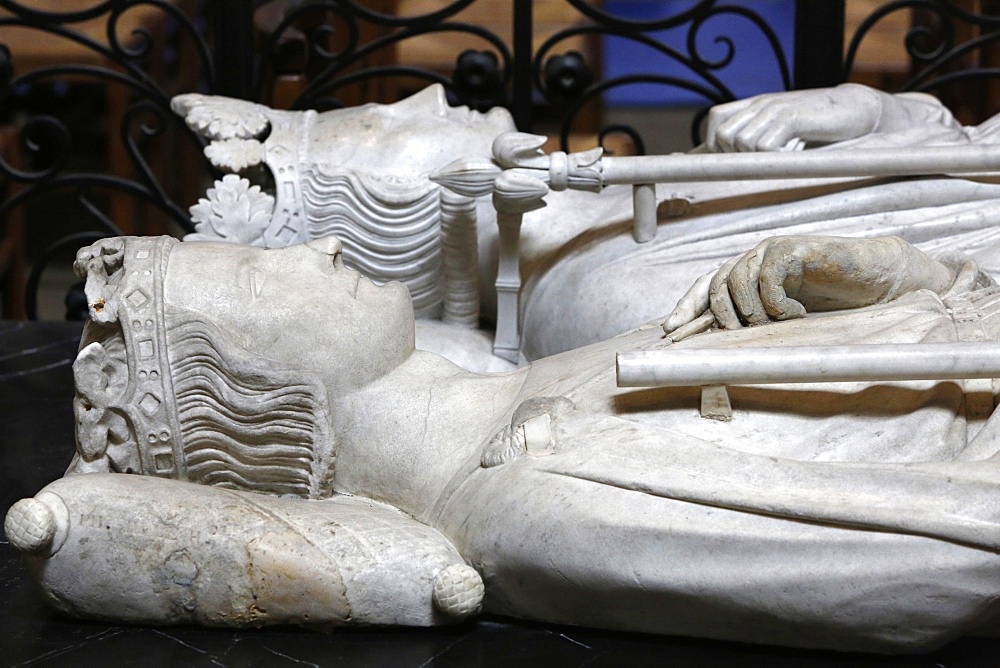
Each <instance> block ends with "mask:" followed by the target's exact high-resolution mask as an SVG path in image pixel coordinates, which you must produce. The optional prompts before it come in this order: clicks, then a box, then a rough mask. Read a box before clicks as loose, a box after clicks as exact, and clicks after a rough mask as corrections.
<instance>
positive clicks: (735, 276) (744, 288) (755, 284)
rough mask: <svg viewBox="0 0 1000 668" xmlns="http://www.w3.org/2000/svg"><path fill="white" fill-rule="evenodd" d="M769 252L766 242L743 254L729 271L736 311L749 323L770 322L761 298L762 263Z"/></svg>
mask: <svg viewBox="0 0 1000 668" xmlns="http://www.w3.org/2000/svg"><path fill="white" fill-rule="evenodd" d="M766 253H767V245H766V242H765V243H764V244H761V245H760V246H758V247H757V248H754V249H753V250H752V251H750V252H749V253H747V254H745V255H743V257H741V258H740V259H739V260H738V261H737V262H736V264H734V265H733V267H732V269H730V271H729V281H728V283H729V296H730V297H731V298H732V301H733V306H734V307H735V308H736V311H737V312H738V313H739V314H740V315H741V316H743V319H744V320H745V321H746V323H747V324H748V325H763V324H765V323H767V322H768V317H767V312H766V311H765V310H764V304H763V302H762V301H761V298H760V265H761V259H762V258H763V257H764V256H765V255H766Z"/></svg>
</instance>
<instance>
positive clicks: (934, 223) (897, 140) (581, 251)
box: [174, 84, 1000, 370]
mask: <svg viewBox="0 0 1000 668" xmlns="http://www.w3.org/2000/svg"><path fill="white" fill-rule="evenodd" d="M174 106H175V109H176V110H177V111H178V113H181V114H183V115H184V116H185V118H186V119H187V121H188V123H189V124H190V125H191V126H192V128H194V129H195V130H196V131H198V132H200V133H202V134H203V135H204V136H205V137H206V138H208V139H209V140H210V141H211V144H210V145H209V147H208V149H207V153H208V155H209V157H210V158H211V159H212V161H213V162H214V163H215V164H216V165H217V166H218V167H220V168H222V169H223V170H225V171H230V172H239V173H243V174H246V175H248V176H249V177H251V178H252V179H253V180H254V181H255V182H258V183H259V184H261V185H263V186H264V187H265V190H269V191H271V192H273V197H274V198H276V202H275V201H273V200H272V201H271V202H269V203H265V204H264V205H261V206H262V208H261V209H260V210H262V211H264V213H262V214H260V215H256V216H252V217H253V219H254V221H255V222H256V223H257V224H258V226H257V227H256V228H255V227H254V226H253V225H249V227H250V228H252V229H250V231H249V233H248V230H247V228H248V225H247V223H246V222H241V223H239V225H235V226H234V225H230V224H227V223H225V222H224V221H223V218H224V216H220V215H218V213H217V212H215V213H213V211H212V204H213V203H212V202H210V201H209V200H212V199H213V198H211V197H210V198H209V200H204V201H203V203H202V205H200V208H199V207H195V211H196V215H195V219H196V220H198V221H199V224H198V230H199V231H198V233H197V234H195V235H194V236H193V238H220V237H221V238H233V239H236V240H242V241H251V242H253V243H256V244H258V245H265V246H277V245H286V244H288V243H295V242H301V241H306V240H308V239H310V238H318V237H322V236H324V235H326V234H336V235H339V236H340V237H341V238H342V239H343V241H344V245H345V251H344V254H345V261H346V262H347V264H348V265H349V266H353V267H356V268H358V269H360V270H361V271H363V272H365V273H366V274H367V275H370V276H371V277H372V278H373V279H375V280H377V281H385V280H391V279H400V280H402V281H403V282H404V283H405V284H406V285H407V287H408V288H410V290H411V293H412V294H413V295H414V300H415V304H416V307H417V314H418V317H420V318H421V319H420V320H418V326H417V340H418V346H419V347H424V348H428V349H431V350H435V351H437V352H441V353H444V354H446V356H450V357H451V358H452V359H455V361H457V362H459V363H460V364H463V365H465V366H467V368H472V369H479V370H489V369H503V368H509V365H505V363H504V362H503V361H501V360H498V359H496V358H493V357H492V356H491V355H490V352H489V341H488V338H487V337H485V335H483V334H482V332H477V331H475V330H470V329H468V327H469V326H475V325H476V324H477V322H476V321H477V320H478V318H477V317H476V315H472V316H471V319H470V317H469V316H468V315H467V316H466V320H465V324H464V327H463V326H458V327H449V326H441V324H440V323H438V322H436V321H435V320H433V319H430V320H427V319H424V318H425V317H429V318H434V317H437V316H439V315H440V313H441V309H442V301H446V300H447V296H443V295H442V290H443V289H444V290H448V289H449V288H442V282H443V281H442V273H443V271H445V270H444V269H443V268H442V265H443V264H447V262H448V260H447V258H445V259H442V256H443V253H445V252H446V250H443V249H442V244H441V242H440V240H439V236H440V234H441V232H440V225H439V223H440V220H441V215H442V206H444V204H443V203H442V202H441V201H440V199H439V190H438V189H437V188H436V186H434V185H433V184H432V183H431V182H429V181H428V180H427V177H428V175H429V174H431V173H433V172H434V171H436V170H439V169H441V168H442V167H445V166H446V165H447V164H448V163H450V162H451V161H453V160H455V159H458V158H477V157H478V158H488V157H490V155H491V154H490V145H491V143H492V141H493V140H494V138H495V137H496V136H497V135H499V134H501V133H503V132H507V131H510V130H512V129H513V123H512V122H511V120H510V117H509V115H507V114H506V112H505V111H503V110H499V109H497V110H493V111H491V112H490V113H489V114H486V115H482V114H478V113H476V112H470V111H468V110H467V109H465V108H451V107H449V106H448V105H447V103H446V100H445V97H444V92H443V89H441V88H440V87H439V86H432V87H430V88H428V89H426V90H425V91H423V92H422V93H419V94H418V95H416V96H414V97H412V98H410V99H408V100H405V101H403V102H401V103H397V104H395V105H387V106H384V105H365V106H363V107H359V108H356V109H345V110H336V111H330V112H325V113H322V114H316V113H314V112H283V111H274V110H270V109H267V108H266V107H263V106H260V105H255V104H252V103H247V102H239V101H234V100H226V99H224V98H206V97H204V96H197V95H184V96H180V97H178V98H177V99H176V100H175V103H174ZM997 127H1000V125H998V122H997V121H996V120H994V121H989V122H987V123H984V124H983V125H981V126H979V127H977V128H962V127H961V126H959V125H958V124H957V123H956V122H955V121H954V119H953V118H952V117H951V115H950V114H949V113H948V111H947V110H946V109H945V108H944V107H942V106H941V105H940V103H939V102H937V101H936V100H934V99H933V98H931V97H929V96H926V95H922V94H902V95H888V94H885V93H881V92H878V91H874V90H872V89H869V88H865V87H863V86H859V85H855V84H847V85H843V86H839V87H837V88H832V89H824V90H816V91H799V92H790V93H777V94H770V95H763V96H760V97H757V98H752V99H749V100H741V101H737V102H733V103H730V104H726V105H721V106H719V107H716V108H715V109H714V110H713V111H712V112H711V114H710V116H709V119H708V123H707V127H706V143H705V144H704V146H702V147H699V148H698V149H696V152H705V151H770V150H777V149H794V148H803V147H807V148H810V149H812V148H816V147H822V146H827V145H828V146H832V147H836V148H851V147H858V148H863V147H886V148H892V147H899V146H915V145H916V146H920V145H959V144H963V143H990V142H993V141H995V139H994V137H995V136H996V134H997V129H996V128H997ZM227 178H231V179H232V180H231V181H230V184H234V183H235V177H227ZM272 181H273V185H268V184H269V183H270V182H272ZM248 186H249V183H247V184H245V186H244V191H242V192H239V193H236V194H234V195H231V196H232V197H238V196H243V197H245V198H247V199H249V200H253V201H260V198H262V197H264V198H266V197H270V195H266V194H265V193H261V192H259V191H258V192H257V193H256V194H255V195H250V194H247V193H246V192H245V189H246V188H247V187H248ZM225 187H226V188H229V189H233V188H235V185H229V186H225ZM220 188H223V185H222V183H220V184H218V185H217V187H216V189H217V190H218V189H220ZM657 194H658V200H659V201H660V228H661V232H660V234H658V235H657V236H656V238H655V239H653V240H652V241H650V242H648V243H644V244H636V243H635V241H634V240H633V239H632V237H631V234H630V233H629V230H630V219H631V211H632V206H631V193H630V189H629V188H623V187H619V186H613V187H609V188H606V189H605V190H604V192H602V193H601V194H600V195H599V196H598V195H595V194H593V193H581V192H575V191H566V192H560V193H551V194H550V195H549V196H547V198H546V199H547V202H548V206H546V207H545V208H543V209H541V210H539V211H533V212H531V213H530V214H528V215H527V216H526V218H525V224H524V228H523V232H522V243H521V263H520V264H521V273H522V276H523V287H522V290H521V315H522V317H521V323H522V330H523V331H522V342H521V347H522V353H523V354H524V356H525V358H526V359H538V358H540V357H544V356H547V355H551V354H555V353H558V352H562V351H564V350H569V349H573V348H576V347H579V346H583V345H587V344H589V343H594V342H597V341H600V340H603V339H606V338H608V337H611V336H614V335H616V334H618V333H620V332H622V331H625V330H627V329H629V328H631V327H635V326H638V325H639V324H641V323H643V322H646V321H648V320H650V319H652V318H654V317H656V316H658V315H660V314H663V313H665V312H667V311H668V310H669V309H670V308H671V307H672V306H673V305H674V303H675V302H676V301H677V299H678V298H679V297H680V296H681V294H682V292H683V290H684V289H685V288H686V287H687V286H688V285H690V284H691V283H692V282H693V281H694V279H695V278H696V277H698V276H700V275H702V274H704V273H706V272H708V271H710V270H711V269H712V268H713V267H715V266H718V264H720V263H721V262H723V261H725V260H726V259H728V258H730V257H732V256H733V255H735V254H738V253H740V252H742V251H743V250H745V249H746V248H750V247H753V246H754V245H756V244H757V243H760V242H761V241H763V240H764V239H766V238H767V237H770V236H773V235H775V234H786V235H796V234H838V235H848V236H879V235H896V236H900V237H902V238H904V239H906V240H907V241H910V242H911V243H914V244H915V245H917V246H918V247H919V248H923V249H926V250H930V251H937V250H964V251H967V252H969V253H971V254H972V255H973V256H974V257H975V258H976V259H977V260H978V261H979V262H980V264H982V265H983V266H984V267H987V268H989V269H991V270H992V269H997V268H1000V264H998V260H997V258H996V257H995V244H993V243H992V239H993V234H992V232H991V228H992V219H993V216H994V215H995V213H996V211H997V205H998V201H1000V186H997V185H996V184H993V183H989V182H985V181H984V180H983V179H970V178H952V177H928V178H920V179H914V178H909V179H903V180H887V179H884V178H883V179H850V180H845V179H837V180H831V179H825V180H818V179H812V180H804V179H793V180H789V181H787V182H783V183H775V182H765V183H761V182H756V181H753V180H752V179H751V180H746V181H739V182H731V183H689V184H683V185H678V186H676V187H671V186H664V185H661V186H659V187H658V189H657ZM218 197H219V195H216V196H215V199H218ZM449 206H450V205H449ZM251 210H253V211H257V209H251ZM474 210H475V214H476V221H477V222H476V228H477V229H476V230H475V234H474V235H472V237H473V238H472V240H471V241H470V239H469V237H468V236H466V237H464V238H463V240H462V241H461V242H460V243H459V244H457V245H456V243H454V242H449V244H445V246H446V247H449V246H450V247H451V248H452V249H453V258H457V259H455V260H453V261H452V264H453V265H454V264H456V263H457V265H458V269H457V270H454V271H452V274H451V275H452V277H453V278H454V276H460V277H461V278H460V279H458V281H459V283H460V286H459V288H458V291H459V293H460V294H462V295H463V297H461V300H464V301H463V304H466V305H467V304H469V303H471V301H472V300H471V298H470V297H469V295H470V294H471V293H476V294H478V296H479V299H478V303H477V304H476V306H478V305H479V304H481V306H482V316H483V317H484V319H485V320H486V321H487V322H491V321H492V320H493V318H494V317H495V313H496V294H495V290H494V288H493V285H494V281H495V278H496V255H497V248H496V243H497V229H496V222H495V214H494V213H493V211H492V207H491V206H490V204H489V201H488V198H483V199H480V200H479V201H478V202H476V203H475V205H474ZM213 226H216V227H213ZM466 232H468V230H466ZM477 248H478V252H477ZM456 249H457V250H456ZM463 262H464V263H465V264H464V265H462V263H463ZM477 264H478V270H479V271H478V275H476V271H475V268H476V265H477ZM470 270H471V273H470ZM640 295H641V296H640ZM463 308H465V309H466V311H469V309H468V307H467V306H466V307H463ZM469 312H471V313H476V312H475V311H469ZM456 350H467V351H470V353H469V355H467V356H464V357H458V356H457V355H456V354H455V353H454V351H456Z"/></svg>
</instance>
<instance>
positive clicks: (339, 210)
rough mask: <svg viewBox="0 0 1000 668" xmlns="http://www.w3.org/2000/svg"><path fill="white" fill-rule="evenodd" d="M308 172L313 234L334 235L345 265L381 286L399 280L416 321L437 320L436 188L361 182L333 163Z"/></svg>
mask: <svg viewBox="0 0 1000 668" xmlns="http://www.w3.org/2000/svg"><path fill="white" fill-rule="evenodd" d="M307 174H308V178H307V179H305V180H304V184H303V187H302V196H303V199H304V203H305V210H306V215H307V218H308V221H309V236H310V237H311V238H313V239H318V238H321V237H325V236H330V235H333V236H336V237H337V238H338V239H340V240H341V241H342V242H343V243H344V263H345V264H346V265H347V266H349V267H350V268H352V269H356V270H358V271H360V272H361V273H362V274H363V275H365V276H368V277H370V278H371V279H372V280H374V281H376V282H379V283H385V282H388V281H399V282H400V283H402V284H403V285H405V286H406V287H407V289H408V290H409V291H410V296H411V297H412V299H413V310H414V312H415V313H416V316H417V317H418V318H429V317H436V316H437V315H438V313H439V312H440V309H441V302H442V299H443V294H442V288H441V240H440V237H441V205H440V200H439V197H438V187H437V186H436V185H435V184H433V183H431V182H430V181H429V180H427V179H418V180H416V181H410V182H395V181H392V180H385V181H379V180H376V179H373V178H371V177H369V178H367V179H362V178H361V177H360V176H358V175H357V174H352V173H347V174H344V173H339V172H336V171H334V170H333V169H332V168H331V167H330V166H329V165H312V166H311V167H310V168H309V169H308V173H307Z"/></svg>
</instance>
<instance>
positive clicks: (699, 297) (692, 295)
mask: <svg viewBox="0 0 1000 668" xmlns="http://www.w3.org/2000/svg"><path fill="white" fill-rule="evenodd" d="M713 276H715V272H714V271H710V272H708V273H707V274H705V275H704V276H700V277H699V278H698V280H696V281H695V282H694V284H693V285H692V286H691V287H690V288H688V291H687V292H685V293H684V296H683V297H681V298H680V299H679V300H678V301H677V306H675V307H674V310H673V311H671V312H670V315H668V316H667V319H666V320H664V321H663V332H664V334H670V333H671V332H673V331H674V330H675V329H677V328H678V327H682V326H683V325H686V324H688V323H689V322H691V321H692V320H694V319H695V318H697V317H698V316H700V315H701V314H702V313H704V312H705V311H706V309H708V291H709V286H710V285H711V282H712V277H713Z"/></svg>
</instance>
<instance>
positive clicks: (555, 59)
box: [533, 0, 792, 153]
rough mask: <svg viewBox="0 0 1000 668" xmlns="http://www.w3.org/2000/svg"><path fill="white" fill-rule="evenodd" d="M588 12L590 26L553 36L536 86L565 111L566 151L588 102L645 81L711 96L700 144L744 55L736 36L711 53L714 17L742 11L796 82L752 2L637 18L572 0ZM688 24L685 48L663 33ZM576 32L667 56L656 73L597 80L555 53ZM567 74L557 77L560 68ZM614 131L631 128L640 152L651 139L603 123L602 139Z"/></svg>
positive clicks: (540, 54)
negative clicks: (667, 68) (669, 68)
mask: <svg viewBox="0 0 1000 668" xmlns="http://www.w3.org/2000/svg"><path fill="white" fill-rule="evenodd" d="M567 2H568V3H569V4H570V5H572V6H573V7H574V8H576V9H577V10H578V11H579V12H580V14H581V15H583V16H584V17H585V18H586V19H587V20H588V23H587V24H585V25H580V26H574V27H571V28H569V29H566V30H562V31H560V32H558V33H556V34H554V35H552V36H551V37H550V38H549V39H547V40H546V41H545V42H544V43H543V44H542V45H541V46H540V47H539V48H538V50H537V51H536V53H535V54H534V61H533V70H534V72H533V75H534V80H535V81H534V83H535V86H536V87H537V88H538V90H539V91H541V92H542V94H543V95H545V97H546V98H547V99H548V100H549V101H550V102H551V103H553V104H555V105H559V106H562V107H564V108H565V112H564V113H563V114H562V118H563V121H562V124H561V127H560V141H561V144H562V149H563V150H569V149H570V147H569V136H570V133H571V132H572V130H573V126H574V121H575V119H576V118H577V116H578V115H579V114H580V112H581V110H582V109H583V108H584V106H585V105H587V104H588V103H592V102H593V101H595V100H597V99H599V98H600V96H601V95H603V94H604V93H606V92H607V91H610V90H612V89H615V88H619V87H623V86H628V85H631V84H637V83H651V84H658V85H662V86H668V87H674V88H679V89H683V90H686V91H690V92H693V93H696V94H697V95H699V96H700V97H702V98H704V100H705V103H706V106H705V108H704V109H703V110H702V111H701V113H699V114H698V115H696V118H695V120H694V122H693V124H692V129H691V135H692V141H693V142H694V143H698V142H699V140H700V137H699V128H700V126H701V119H702V117H703V115H704V114H705V113H707V110H708V107H709V106H711V105H714V104H719V103H722V102H727V101H730V100H733V99H735V98H736V95H735V94H734V92H733V91H732V89H731V88H730V87H729V86H728V85H727V84H726V83H725V82H724V81H723V80H722V78H721V77H720V76H719V72H720V71H721V70H722V69H724V68H726V67H727V66H728V65H730V64H731V63H732V62H733V60H734V59H735V58H736V57H737V48H736V44H735V42H734V38H733V37H732V36H728V35H720V36H716V37H715V38H714V40H713V43H714V44H715V45H716V46H717V47H719V48H721V49H722V53H721V55H719V56H717V57H714V58H713V57H709V56H708V55H706V54H705V53H703V50H702V47H701V44H702V40H701V36H702V34H703V32H707V31H708V29H709V27H710V24H711V22H712V20H713V19H716V18H718V17H722V16H734V17H739V18H741V19H743V20H746V21H747V22H748V23H749V25H751V26H752V27H753V28H754V29H755V30H756V31H758V33H759V35H760V36H762V37H763V38H764V39H765V40H766V42H767V44H768V45H769V46H770V48H771V50H772V52H773V57H774V58H773V65H774V67H776V68H777V71H778V73H779V75H780V78H781V82H782V85H783V88H784V89H789V88H791V87H792V80H791V72H790V69H789V65H788V58H787V56H786V54H785V52H784V50H783V49H782V46H781V42H780V40H779V38H778V36H777V34H776V33H775V31H774V30H773V28H772V27H771V26H770V25H769V24H768V23H767V21H765V20H764V19H763V18H762V17H761V15H760V14H759V13H758V12H755V11H753V10H752V9H749V8H747V7H745V6H740V5H733V4H726V3H725V2H719V1H718V0H701V1H700V2H698V3H696V4H694V5H692V6H690V7H688V8H687V9H684V10H682V11H680V12H678V13H675V14H673V15H670V16H667V17H664V18H661V19H656V20H652V21H635V20H629V19H625V18H621V17H619V16H615V15H613V14H611V13H609V12H608V11H605V10H602V9H599V8H598V7H596V6H593V5H591V4H588V3H586V2H584V1H583V0H567ZM678 28H683V29H684V30H686V33H685V38H684V48H683V49H681V48H678V47H677V46H674V45H671V44H668V43H666V42H665V41H663V40H662V39H661V37H660V35H658V34H657V33H660V32H662V31H665V30H670V29H678ZM575 37H583V38H591V39H599V38H605V37H617V38H620V39H622V40H626V41H627V42H630V43H632V44H635V45H638V46H640V47H644V49H645V53H648V54H653V55H654V56H655V57H657V58H659V59H660V63H661V66H659V67H658V66H657V63H656V62H655V61H654V60H652V59H650V61H648V62H649V65H648V68H649V70H650V71H647V72H642V73H629V74H622V75H618V76H614V77H609V78H605V79H602V80H598V81H594V79H595V78H596V77H595V76H594V75H593V74H592V73H589V74H585V73H584V72H585V68H584V66H583V64H582V63H580V62H578V60H579V59H580V58H581V56H580V54H579V53H577V52H570V53H568V54H558V55H557V54H554V52H555V50H556V48H557V46H558V45H559V44H561V43H565V42H566V41H567V40H570V39H572V38H575ZM663 63H667V64H675V65H679V66H680V68H681V70H682V71H684V72H686V74H682V75H673V74H670V75H667V74H662V73H658V72H657V70H660V71H661V72H662V71H663V70H664V68H663V67H662V64H663ZM556 72H557V73H559V74H558V75H555V76H554V75H553V73H556ZM612 133H624V134H626V135H628V136H629V137H631V138H632V141H633V143H634V144H635V145H636V148H637V150H638V152H640V153H641V152H642V150H643V143H642V140H641V138H640V137H639V135H638V133H637V132H636V131H635V130H634V129H632V128H629V127H627V126H623V125H614V126H607V127H604V128H601V129H600V130H599V132H598V136H599V138H600V139H601V140H602V141H603V139H604V137H606V136H608V135H609V134H612Z"/></svg>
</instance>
